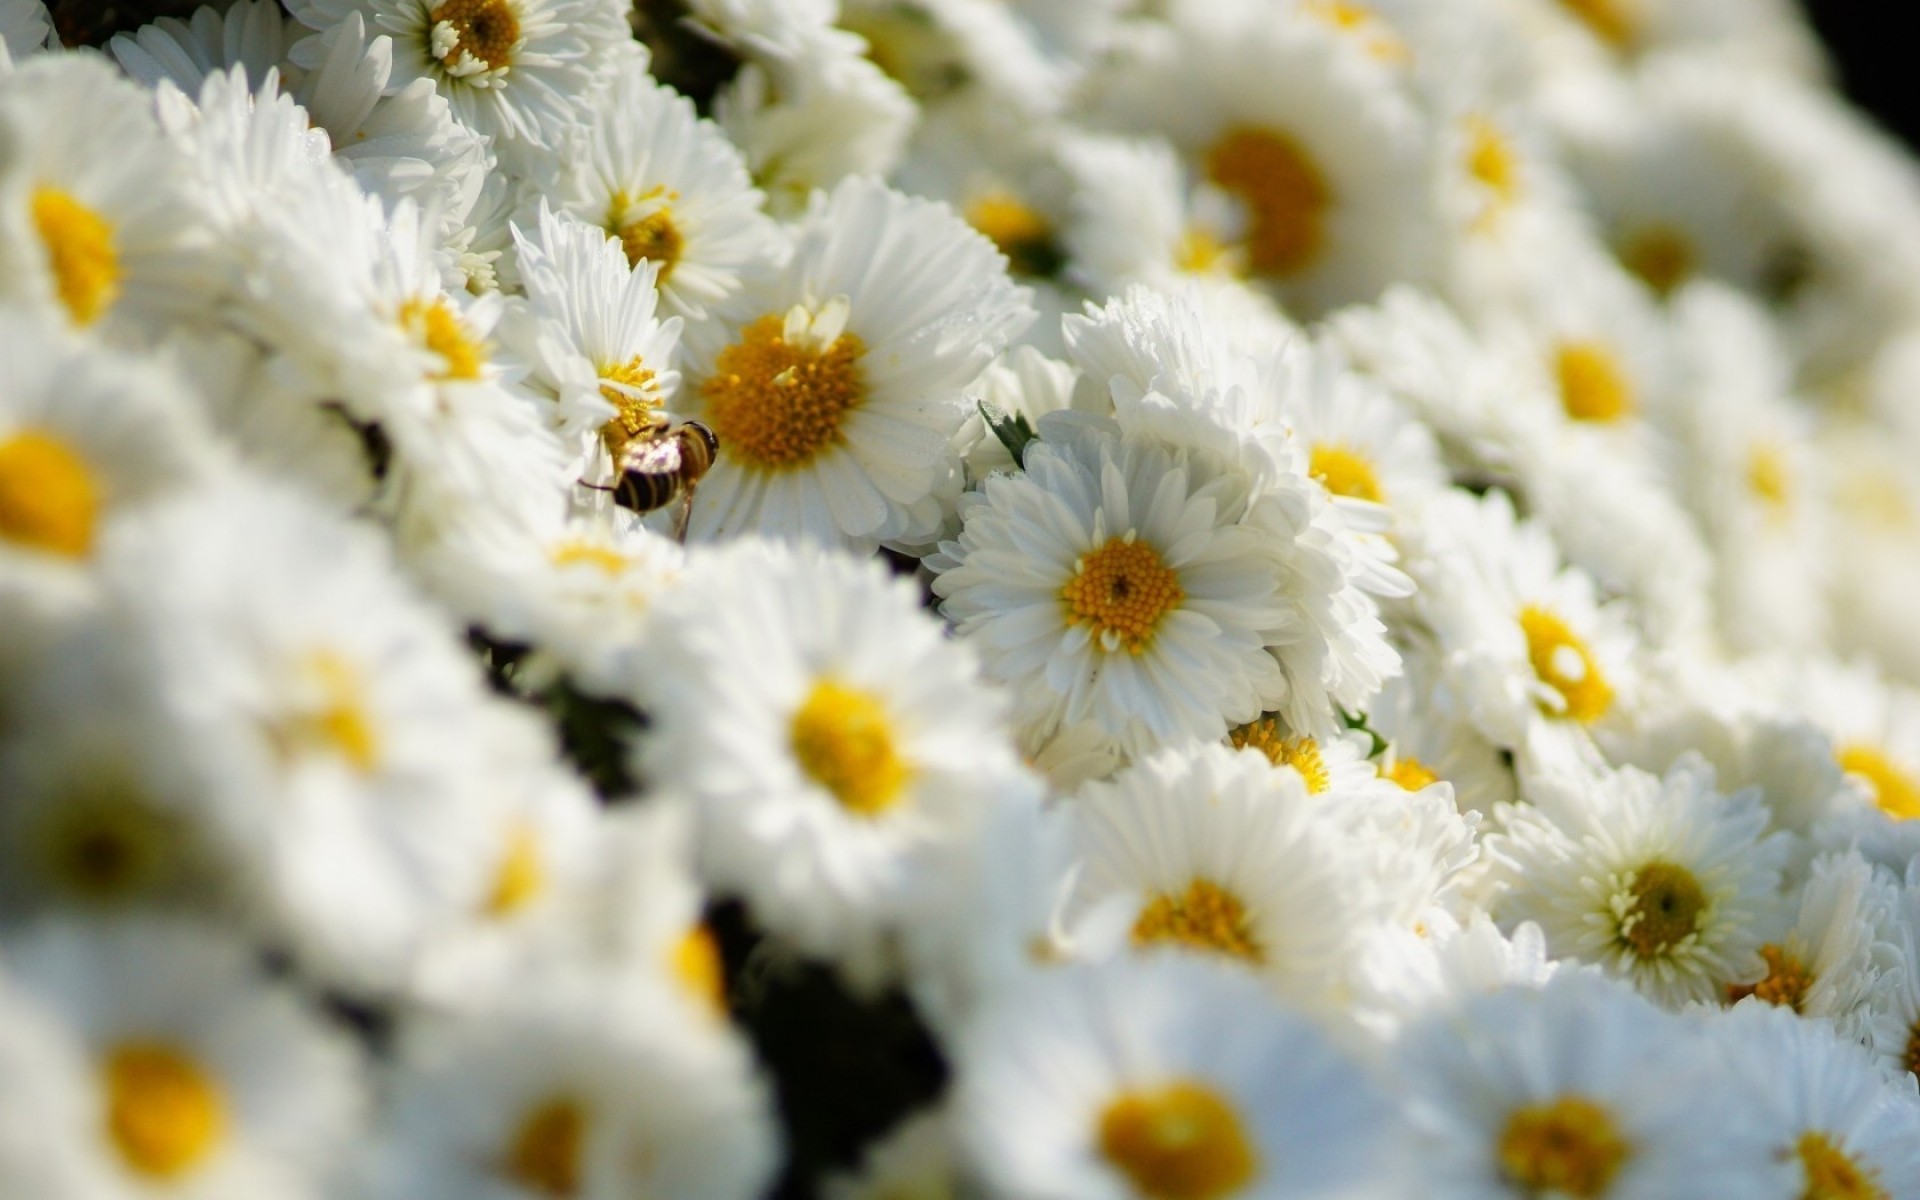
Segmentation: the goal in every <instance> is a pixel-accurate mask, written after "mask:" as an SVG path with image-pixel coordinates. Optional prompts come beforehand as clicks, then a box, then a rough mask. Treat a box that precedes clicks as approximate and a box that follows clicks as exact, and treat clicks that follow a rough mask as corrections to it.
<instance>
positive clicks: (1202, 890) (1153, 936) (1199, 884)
mask: <svg viewBox="0 0 1920 1200" xmlns="http://www.w3.org/2000/svg"><path fill="white" fill-rule="evenodd" d="M1161 942H1177V943H1179V944H1180V945H1182V946H1187V947H1189V948H1191V949H1195V950H1210V951H1213V952H1214V953H1217V954H1225V955H1228V956H1229V957H1232V958H1242V959H1245V960H1247V961H1248V962H1254V963H1257V962H1263V961H1265V959H1266V952H1265V951H1264V950H1263V949H1261V946H1260V943H1259V941H1258V940H1257V939H1255V937H1254V935H1253V925H1252V923H1251V922H1250V921H1249V920H1248V919H1247V906H1246V905H1245V904H1242V903H1241V902H1240V897H1238V896H1236V895H1234V894H1233V893H1232V892H1230V891H1228V890H1227V889H1226V888H1223V887H1221V886H1220V885H1219V884H1217V883H1213V882H1211V881H1210V880H1206V879H1196V880H1194V881H1193V882H1191V883H1189V884H1188V885H1187V889H1186V891H1184V892H1181V893H1180V894H1179V895H1177V896H1176V895H1173V894H1171V893H1167V892H1162V893H1160V894H1159V895H1156V896H1154V897H1153V898H1152V899H1151V900H1149V901H1147V904H1146V907H1144V908H1142V909H1141V910H1140V916H1139V918H1138V919H1137V920H1135V921H1134V923H1133V944H1134V945H1136V946H1152V945H1156V944H1158V943H1161Z"/></svg>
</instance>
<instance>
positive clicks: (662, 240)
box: [607, 187, 687, 287]
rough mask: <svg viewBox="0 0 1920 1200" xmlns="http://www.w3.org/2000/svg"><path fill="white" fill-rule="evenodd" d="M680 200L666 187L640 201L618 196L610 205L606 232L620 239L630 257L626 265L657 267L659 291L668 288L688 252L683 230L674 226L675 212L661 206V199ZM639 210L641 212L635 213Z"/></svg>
mask: <svg viewBox="0 0 1920 1200" xmlns="http://www.w3.org/2000/svg"><path fill="white" fill-rule="evenodd" d="M663 197H664V198H665V199H668V200H677V199H679V196H678V194H677V193H673V192H669V191H667V190H666V189H665V188H664V187H655V188H650V189H648V190H647V191H645V192H643V193H641V194H640V195H639V196H638V197H634V196H629V195H627V193H625V192H615V193H614V194H613V199H612V201H611V202H610V203H609V204H608V205H607V229H608V230H609V231H611V232H612V234H613V235H614V236H615V237H617V238H619V239H620V249H622V250H624V251H625V252H626V255H627V265H628V266H630V267H637V266H639V265H640V263H641V260H643V259H644V260H645V261H647V262H650V263H655V264H657V265H658V266H659V268H660V274H659V275H658V276H657V277H656V278H655V280H654V283H655V285H656V286H658V287H665V286H667V279H668V277H669V276H671V275H672V274H673V269H674V267H676V266H678V265H679V263H680V255H681V254H682V253H683V252H684V251H685V250H686V248H687V239H686V235H685V234H683V233H681V232H680V226H679V225H677V224H675V223H674V219H673V210H672V209H671V208H670V207H668V206H667V205H666V204H665V203H663V202H662V198H663ZM636 208H637V209H638V210H639V211H638V212H635V211H633V210H634V209H636Z"/></svg>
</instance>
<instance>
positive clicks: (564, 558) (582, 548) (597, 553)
mask: <svg viewBox="0 0 1920 1200" xmlns="http://www.w3.org/2000/svg"><path fill="white" fill-rule="evenodd" d="M548 557H549V558H550V559H551V560H552V562H553V565H554V566H556V567H563V568H564V567H596V568H598V569H599V570H600V571H601V572H603V573H605V574H607V575H618V574H620V573H621V572H622V571H624V570H626V569H627V560H626V559H625V558H623V557H622V556H621V555H620V553H619V551H617V550H612V549H609V548H608V547H606V546H602V545H600V544H598V543H597V542H589V541H584V540H581V539H579V538H571V539H569V540H567V541H564V542H561V543H560V544H558V545H557V546H555V547H554V548H553V549H552V551H550V552H549V554H548Z"/></svg>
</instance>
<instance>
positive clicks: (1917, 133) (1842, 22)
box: [1802, 0, 1920, 147]
mask: <svg viewBox="0 0 1920 1200" xmlns="http://www.w3.org/2000/svg"><path fill="white" fill-rule="evenodd" d="M1802 7H1803V8H1804V9H1805V10H1806V13H1807V17H1808V19H1809V20H1811V21H1812V22H1813V27H1814V28H1815V29H1817V30H1819V32H1820V37H1821V40H1823V41H1825V42H1826V43H1827V46H1828V49H1829V51H1830V53H1831V54H1832V55H1833V63H1834V69H1835V70H1836V71H1837V72H1838V74H1839V76H1840V79H1839V83H1840V85H1841V88H1842V90H1843V91H1845V92H1846V94H1847V96H1848V97H1849V98H1850V99H1852V100H1853V102H1854V103H1855V104H1858V105H1859V106H1860V107H1862V108H1864V109H1866V110H1867V111H1868V112H1870V113H1872V114H1873V116H1874V117H1875V118H1876V119H1877V120H1878V121H1879V122H1880V123H1881V124H1882V125H1884V126H1886V127H1887V128H1888V129H1889V130H1890V131H1892V132H1893V133H1894V134H1896V135H1897V136H1899V137H1900V138H1902V139H1903V140H1905V141H1906V143H1907V144H1908V145H1909V146H1914V147H1920V61H1916V60H1915V58H1914V55H1913V46H1914V42H1913V38H1912V35H1911V34H1910V33H1907V32H1905V31H1906V30H1907V29H1908V28H1909V27H1908V26H1907V24H1906V22H1907V21H1909V20H1912V19H1913V10H1912V9H1911V8H1910V7H1909V6H1908V5H1906V4H1900V3H1889V2H1888V0H1802Z"/></svg>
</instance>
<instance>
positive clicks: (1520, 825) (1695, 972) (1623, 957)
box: [1487, 760, 1790, 1008]
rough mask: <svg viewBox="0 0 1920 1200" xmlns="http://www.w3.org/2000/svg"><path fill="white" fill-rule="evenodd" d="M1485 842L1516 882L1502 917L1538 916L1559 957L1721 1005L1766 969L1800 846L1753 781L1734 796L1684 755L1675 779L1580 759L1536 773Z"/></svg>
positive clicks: (1508, 879)
mask: <svg viewBox="0 0 1920 1200" xmlns="http://www.w3.org/2000/svg"><path fill="white" fill-rule="evenodd" d="M1527 791H1528V794H1529V795H1530V796H1531V797H1532V798H1533V800H1534V801H1535V803H1534V804H1532V805H1515V806H1512V807H1509V808H1506V809H1504V810H1503V811H1501V812H1500V814H1499V818H1500V824H1501V826H1502V829H1501V831H1500V832H1497V833H1494V834H1491V835H1489V836H1488V838H1487V852H1488V854H1489V855H1490V856H1492V858H1493V859H1494V862H1495V864H1496V865H1495V871H1496V874H1497V876H1498V878H1499V880H1500V882H1501V883H1502V884H1503V885H1504V890H1503V891H1502V892H1501V894H1500V895H1499V897H1498V899H1497V900H1496V901H1495V904H1494V910H1493V912H1494V916H1495V918H1496V919H1497V920H1499V922H1500V923H1501V925H1502V926H1503V927H1505V928H1508V929H1511V928H1513V927H1514V926H1515V925H1517V924H1518V923H1519V922H1521V921H1533V922H1535V923H1536V924H1538V925H1539V926H1540V928H1541V929H1542V930H1543V931H1544V932H1545V933H1546V935H1547V948H1548V950H1549V952H1550V953H1552V954H1553V956H1554V957H1555V958H1567V959H1574V960H1577V961H1579V962H1583V963H1588V964H1592V965H1595V966H1598V967H1600V968H1601V969H1602V970H1604V971H1605V972H1607V973H1608V974H1609V975H1611V976H1614V977H1616V978H1619V979H1623V980H1625V981H1627V982H1628V983H1630V984H1632V985H1633V986H1634V987H1636V988H1639V989H1640V990H1641V991H1642V992H1644V993H1645V994H1646V995H1647V996H1648V997H1649V998H1651V999H1653V1000H1655V1001H1657V1002H1658V1003H1660V1004H1662V1005H1665V1006H1668V1007H1673V1008H1677V1007H1679V1006H1681V1005H1683V1004H1685V1003H1687V1002H1689V1001H1701V1002H1706V1003H1716V1002H1719V1001H1721V1000H1723V999H1724V998H1725V997H1726V995H1727V991H1728V989H1729V988H1732V987H1736V986H1740V985H1745V984H1751V983H1754V982H1755V981H1757V980H1759V979H1760V978H1761V977H1762V976H1763V975H1764V974H1765V967H1764V966H1763V964H1762V961H1761V958H1760V953H1759V952H1760V947H1761V944H1762V942H1763V941H1764V940H1765V938H1766V935H1767V931H1768V928H1769V925H1770V918H1771V917H1772V913H1773V905H1774V899H1775V895H1776V893H1777V892H1778V890H1779V887H1780V874H1781V868H1782V867H1783V866H1784V864H1785V861H1786V856H1787V854H1788V852H1789V849H1790V847H1789V844H1788V842H1787V839H1786V836H1785V835H1783V834H1778V833H1775V834H1768V833H1767V832H1766V829H1767V824H1768V822H1767V812H1766V809H1765V807H1764V806H1763V805H1761V803H1760V802H1759V799H1758V797H1757V795H1756V794H1755V793H1754V792H1751V791H1748V792H1740V793H1737V794H1735V795H1733V796H1726V795H1723V794H1722V793H1721V792H1719V791H1718V790H1717V789H1716V787H1715V786H1714V777H1713V770H1712V768H1710V767H1707V766H1706V765H1704V764H1703V763H1700V762H1698V761H1697V760H1695V761H1691V762H1689V761H1684V760H1683V761H1682V762H1681V763H1679V764H1678V765H1676V766H1674V767H1673V768H1672V769H1670V770H1669V771H1668V772H1667V774H1666V777H1665V778H1664V779H1662V778H1659V777H1656V776H1653V775H1649V774H1647V773H1646V772H1644V771H1641V770H1638V769H1637V768H1634V767H1623V768H1620V769H1619V770H1618V771H1612V770H1608V769H1607V768H1605V767H1600V766H1597V765H1591V766H1590V765H1583V764H1580V763H1578V762H1575V761H1568V762H1565V763H1560V764H1555V765H1554V766H1553V767H1551V768H1547V769H1543V770H1542V771H1541V772H1540V773H1539V774H1538V776H1537V777H1536V778H1534V779H1532V780H1530V781H1529V785H1528V788H1527Z"/></svg>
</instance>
